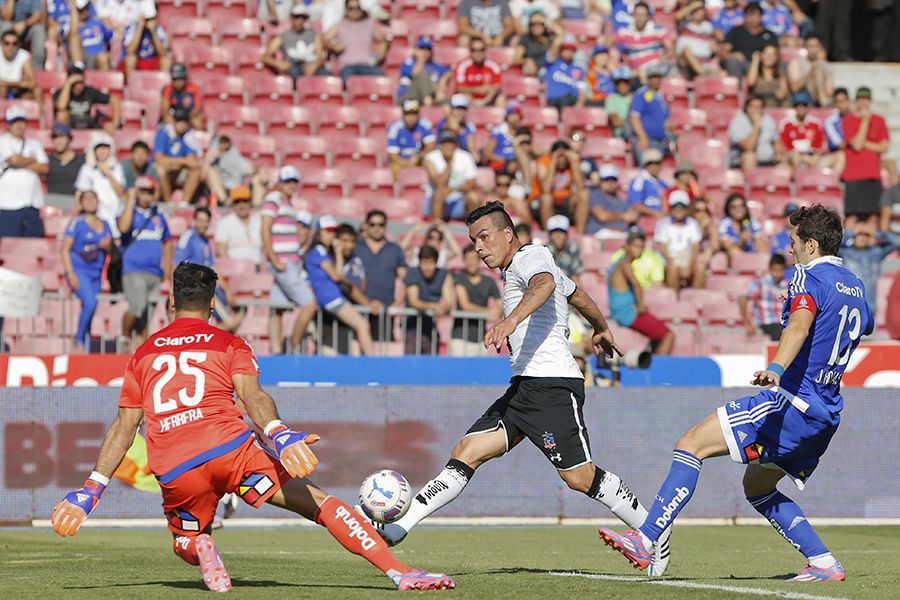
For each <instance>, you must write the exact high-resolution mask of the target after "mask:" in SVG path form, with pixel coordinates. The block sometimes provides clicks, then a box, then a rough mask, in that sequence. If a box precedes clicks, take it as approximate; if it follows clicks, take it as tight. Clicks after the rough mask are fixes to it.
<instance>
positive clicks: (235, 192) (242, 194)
mask: <svg viewBox="0 0 900 600" xmlns="http://www.w3.org/2000/svg"><path fill="white" fill-rule="evenodd" d="M228 195H229V197H230V198H231V201H232V202H244V201H249V200H250V199H251V198H252V197H253V192H251V191H250V188H249V187H248V186H246V185H238V186H235V187H233V188H231V191H230V192H229V193H228Z"/></svg>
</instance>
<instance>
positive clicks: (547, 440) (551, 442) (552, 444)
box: [542, 431, 556, 450]
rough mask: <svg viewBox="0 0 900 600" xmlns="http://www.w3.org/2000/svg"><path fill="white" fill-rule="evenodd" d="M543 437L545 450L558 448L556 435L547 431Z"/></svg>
mask: <svg viewBox="0 0 900 600" xmlns="http://www.w3.org/2000/svg"><path fill="white" fill-rule="evenodd" d="M542 437H543V441H544V450H555V449H556V437H555V436H554V435H553V434H552V433H550V432H549V431H545V432H544V435H543V436H542Z"/></svg>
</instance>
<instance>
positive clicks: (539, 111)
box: [522, 106, 559, 135]
mask: <svg viewBox="0 0 900 600" xmlns="http://www.w3.org/2000/svg"><path fill="white" fill-rule="evenodd" d="M522 123H523V124H524V125H525V126H526V127H529V128H531V130H532V131H548V132H552V133H555V134H556V135H559V112H558V111H557V110H556V109H555V108H553V107H549V106H548V107H541V106H523V107H522Z"/></svg>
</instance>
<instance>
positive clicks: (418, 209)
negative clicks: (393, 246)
mask: <svg viewBox="0 0 900 600" xmlns="http://www.w3.org/2000/svg"><path fill="white" fill-rule="evenodd" d="M422 198H423V196H422V193H421V192H420V193H419V195H418V196H416V198H415V199H414V198H391V199H389V200H387V201H385V199H384V198H382V199H380V200H378V201H376V202H375V203H370V204H368V206H367V208H366V210H372V209H373V208H380V209H381V210H383V211H384V212H385V213H386V214H387V216H388V219H390V220H391V221H392V222H397V223H417V222H419V221H421V219H422V202H423V199H422Z"/></svg>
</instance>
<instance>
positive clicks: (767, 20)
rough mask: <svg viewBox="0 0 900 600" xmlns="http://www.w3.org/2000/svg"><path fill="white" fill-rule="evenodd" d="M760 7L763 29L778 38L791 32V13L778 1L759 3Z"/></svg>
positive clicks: (792, 25)
mask: <svg viewBox="0 0 900 600" xmlns="http://www.w3.org/2000/svg"><path fill="white" fill-rule="evenodd" d="M760 6H762V9H763V27H765V28H766V29H768V30H769V31H771V32H772V33H774V34H775V35H777V36H778V37H779V38H780V37H782V36H784V35H788V34H790V33H791V32H792V31H793V29H794V19H793V17H792V16H791V11H790V9H788V7H787V6H785V5H784V4H782V3H781V1H780V0H769V1H768V2H760Z"/></svg>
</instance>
